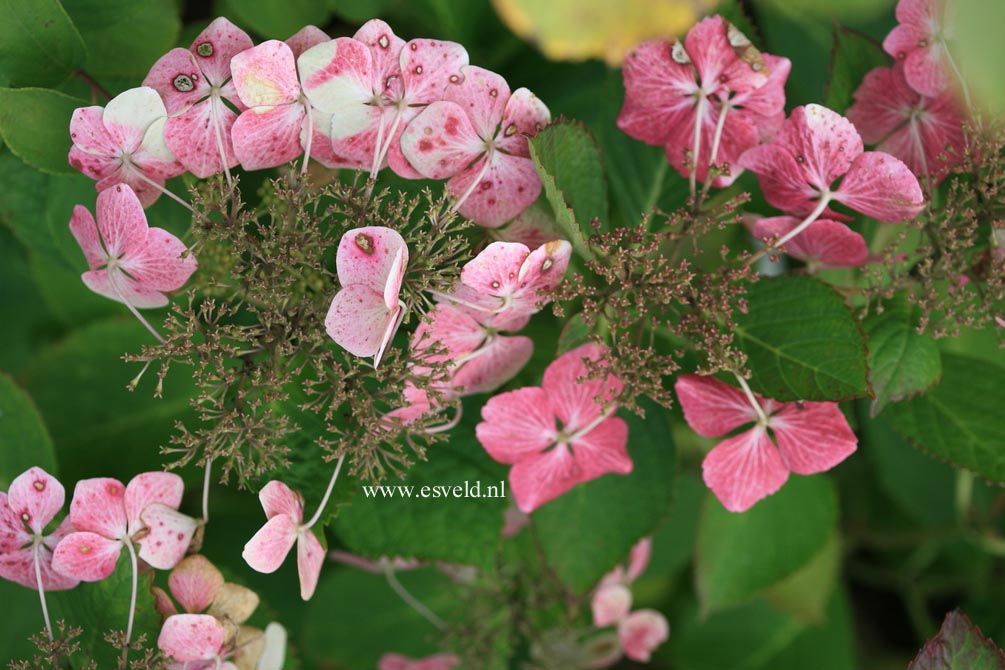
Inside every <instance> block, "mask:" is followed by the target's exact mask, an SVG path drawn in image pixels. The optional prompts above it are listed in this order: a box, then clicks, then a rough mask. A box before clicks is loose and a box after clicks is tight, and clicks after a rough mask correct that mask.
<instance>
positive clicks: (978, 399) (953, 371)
mask: <svg viewBox="0 0 1005 670" xmlns="http://www.w3.org/2000/svg"><path fill="white" fill-rule="evenodd" d="M1002 379H1005V368H1003V367H1002V366H996V365H994V364H993V363H990V362H988V361H980V360H977V359H973V358H967V357H965V356H959V355H956V354H949V353H943V354H942V381H940V382H939V384H938V385H937V386H936V387H935V388H933V389H932V390H930V391H929V392H928V393H926V394H924V395H921V396H917V397H915V398H912V399H910V400H906V401H904V402H900V403H897V404H895V405H890V406H889V407H887V409H886V412H884V415H885V416H886V417H887V419H889V421H890V424H891V425H892V426H893V427H894V429H895V430H896V431H897V432H898V433H900V434H901V435H903V436H904V437H906V438H907V439H908V440H909V441H910V442H911V444H912V445H914V446H915V447H918V448H920V449H922V450H924V451H927V452H928V453H930V454H932V455H933V456H936V457H938V458H941V459H944V460H947V461H949V462H950V463H952V464H954V465H956V466H958V467H963V468H967V469H968V470H971V471H973V472H976V473H977V474H979V475H981V476H983V477H986V478H988V479H993V480H996V481H1005V413H1003V412H1002V408H1003V407H1005V384H1002Z"/></svg>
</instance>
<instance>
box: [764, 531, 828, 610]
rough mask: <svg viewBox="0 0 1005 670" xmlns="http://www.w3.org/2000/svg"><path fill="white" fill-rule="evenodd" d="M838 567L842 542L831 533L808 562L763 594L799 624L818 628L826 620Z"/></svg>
mask: <svg viewBox="0 0 1005 670" xmlns="http://www.w3.org/2000/svg"><path fill="white" fill-rule="evenodd" d="M840 568H841V541H840V539H839V537H838V534H837V533H836V532H834V533H831V536H830V538H829V539H828V540H827V543H826V544H825V545H824V548H823V549H821V550H820V551H819V552H818V553H817V555H816V556H814V557H813V559H812V560H810V562H809V563H807V564H806V565H804V566H803V567H801V568H800V569H799V570H797V571H796V572H794V573H792V574H791V575H789V576H788V577H786V578H785V579H783V580H782V581H780V582H778V583H776V584H774V585H772V586H770V587H768V588H767V589H766V590H765V591H764V592H763V593H762V595H763V596H764V599H765V600H767V601H768V602H769V603H771V604H772V605H774V606H775V607H777V608H778V609H780V610H782V611H783V612H786V613H788V614H790V615H791V616H793V617H794V618H796V619H798V620H799V621H802V622H803V623H806V624H813V625H820V624H821V623H823V622H824V620H825V619H826V615H827V604H828V603H829V602H830V601H831V597H832V596H833V595H834V586H835V584H836V583H837V579H838V571H839V569H840Z"/></svg>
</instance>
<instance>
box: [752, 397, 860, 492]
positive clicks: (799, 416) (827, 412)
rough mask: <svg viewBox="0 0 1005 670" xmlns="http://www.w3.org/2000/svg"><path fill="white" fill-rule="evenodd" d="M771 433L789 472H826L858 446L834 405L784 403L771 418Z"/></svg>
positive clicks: (807, 473)
mask: <svg viewBox="0 0 1005 670" xmlns="http://www.w3.org/2000/svg"><path fill="white" fill-rule="evenodd" d="M771 429H772V431H773V432H774V434H775V441H776V442H777V443H778V449H779V451H781V453H782V460H783V461H784V463H785V467H787V468H788V469H789V470H791V471H792V472H795V473H796V474H800V475H812V474H816V473H818V472H826V471H827V470H830V469H831V468H833V467H834V466H835V465H837V464H838V463H840V462H841V461H843V460H844V459H846V458H847V457H848V456H850V455H851V454H852V453H853V452H854V451H855V448H856V446H857V445H858V438H856V437H855V433H853V432H852V430H851V428H850V427H849V426H848V420H847V419H846V418H845V416H844V414H843V413H842V412H841V409H840V408H839V407H838V405H837V403H833V402H804V403H800V404H796V403H786V404H784V405H783V406H782V408H781V410H779V411H778V412H777V413H776V414H774V415H772V417H771Z"/></svg>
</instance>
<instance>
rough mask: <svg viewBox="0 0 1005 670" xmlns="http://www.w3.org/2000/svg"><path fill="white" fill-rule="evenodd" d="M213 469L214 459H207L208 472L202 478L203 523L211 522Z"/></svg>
mask: <svg viewBox="0 0 1005 670" xmlns="http://www.w3.org/2000/svg"><path fill="white" fill-rule="evenodd" d="M212 471H213V459H212V458H209V459H207V460H206V474H205V475H203V478H202V523H203V524H204V525H205V524H207V523H209V481H210V473H211V472H212Z"/></svg>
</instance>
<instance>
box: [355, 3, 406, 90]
mask: <svg viewBox="0 0 1005 670" xmlns="http://www.w3.org/2000/svg"><path fill="white" fill-rule="evenodd" d="M352 38H353V39H354V40H357V41H359V42H361V43H363V44H365V45H366V47H367V48H368V49H369V50H370V58H371V62H372V63H373V70H372V72H371V77H372V80H371V88H372V90H373V92H374V93H384V94H393V93H395V92H396V90H400V87H401V82H400V81H399V80H400V78H401V69H400V67H399V62H400V54H401V50H402V48H404V46H405V40H403V39H401V38H400V37H398V36H397V35H395V34H394V31H393V30H391V26H389V25H387V24H386V23H385V22H383V21H381V20H380V19H370V20H369V21H367V22H366V23H364V24H363V25H362V26H360V28H359V30H357V31H356V34H355V35H353V36H352Z"/></svg>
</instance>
